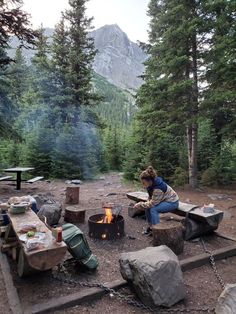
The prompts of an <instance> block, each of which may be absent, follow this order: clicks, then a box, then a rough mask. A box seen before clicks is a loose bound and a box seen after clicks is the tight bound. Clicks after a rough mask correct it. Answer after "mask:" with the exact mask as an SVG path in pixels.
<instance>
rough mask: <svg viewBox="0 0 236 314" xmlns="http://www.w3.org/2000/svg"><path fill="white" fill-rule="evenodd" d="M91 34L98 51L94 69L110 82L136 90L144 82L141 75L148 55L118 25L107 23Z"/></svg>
mask: <svg viewBox="0 0 236 314" xmlns="http://www.w3.org/2000/svg"><path fill="white" fill-rule="evenodd" d="M90 35H91V36H92V37H93V38H94V43H95V47H96V49H98V53H97V54H96V56H95V59H94V65H93V68H94V71H95V72H96V73H98V74H100V75H102V76H103V77H105V78H106V79H107V80H108V81H109V82H110V83H112V84H114V85H117V86H119V87H121V88H124V89H131V90H136V89H137V88H139V87H140V85H141V84H142V82H143V81H142V79H141V78H140V77H139V76H140V75H141V74H143V72H144V65H143V62H144V61H145V60H146V59H147V55H146V54H145V53H144V52H143V50H142V49H141V48H140V47H139V46H138V45H137V44H136V43H133V42H132V41H130V40H129V38H128V36H127V35H126V34H125V33H124V32H123V31H122V30H121V29H120V27H119V26H118V25H105V26H103V27H101V28H99V29H97V30H95V31H93V32H91V33H90Z"/></svg>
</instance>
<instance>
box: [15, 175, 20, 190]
mask: <svg viewBox="0 0 236 314" xmlns="http://www.w3.org/2000/svg"><path fill="white" fill-rule="evenodd" d="M20 188H21V171H18V172H17V173H16V189H17V190H20Z"/></svg>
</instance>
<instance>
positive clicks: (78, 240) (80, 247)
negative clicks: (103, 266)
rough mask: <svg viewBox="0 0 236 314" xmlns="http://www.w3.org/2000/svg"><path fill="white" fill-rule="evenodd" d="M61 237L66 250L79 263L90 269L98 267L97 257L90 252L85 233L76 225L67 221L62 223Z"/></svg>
mask: <svg viewBox="0 0 236 314" xmlns="http://www.w3.org/2000/svg"><path fill="white" fill-rule="evenodd" d="M62 239H63V241H64V242H65V243H66V245H67V249H68V251H69V252H70V253H71V255H72V256H73V257H74V258H75V259H76V260H77V261H78V262H79V263H80V264H82V265H84V266H86V267H87V268H88V269H91V270H92V269H96V268H97V267H98V260H97V257H96V256H95V255H93V254H92V251H91V250H90V247H89V245H88V242H87V239H86V238H85V235H84V234H83V232H82V231H81V230H80V229H79V228H78V227H76V226H75V225H73V224H69V223H68V224H65V225H63V226H62Z"/></svg>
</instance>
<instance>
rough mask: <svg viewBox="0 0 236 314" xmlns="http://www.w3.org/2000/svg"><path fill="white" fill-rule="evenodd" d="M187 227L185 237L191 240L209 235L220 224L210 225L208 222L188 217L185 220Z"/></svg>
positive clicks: (184, 223)
mask: <svg viewBox="0 0 236 314" xmlns="http://www.w3.org/2000/svg"><path fill="white" fill-rule="evenodd" d="M183 225H184V227H185V231H184V239H185V240H191V239H194V238H198V237H201V236H203V235H207V234H209V233H211V232H213V231H214V230H216V229H217V227H218V225H215V226H214V225H209V224H208V223H207V222H201V221H195V220H193V219H190V218H186V219H185V221H183Z"/></svg>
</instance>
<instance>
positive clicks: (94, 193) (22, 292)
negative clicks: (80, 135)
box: [0, 173, 236, 314]
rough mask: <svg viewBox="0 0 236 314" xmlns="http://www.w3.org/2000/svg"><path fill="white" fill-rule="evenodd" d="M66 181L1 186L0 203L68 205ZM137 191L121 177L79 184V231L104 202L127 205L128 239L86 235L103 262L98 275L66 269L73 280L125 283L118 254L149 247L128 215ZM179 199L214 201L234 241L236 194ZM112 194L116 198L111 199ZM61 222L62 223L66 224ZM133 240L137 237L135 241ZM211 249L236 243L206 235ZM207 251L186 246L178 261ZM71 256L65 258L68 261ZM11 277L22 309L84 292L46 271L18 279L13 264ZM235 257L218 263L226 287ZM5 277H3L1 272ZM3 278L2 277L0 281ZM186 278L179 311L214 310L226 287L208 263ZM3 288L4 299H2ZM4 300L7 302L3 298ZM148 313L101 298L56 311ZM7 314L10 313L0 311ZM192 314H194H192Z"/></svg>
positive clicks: (233, 275)
mask: <svg viewBox="0 0 236 314" xmlns="http://www.w3.org/2000/svg"><path fill="white" fill-rule="evenodd" d="M66 186H67V185H66V183H65V182H64V181H51V182H46V181H42V182H37V183H35V184H33V185H26V184H23V188H22V190H21V191H19V192H17V191H16V190H14V187H13V186H9V185H6V184H4V183H3V182H2V183H1V184H0V201H5V200H7V199H8V198H9V197H10V196H14V195H27V194H31V195H34V194H37V193H45V194H46V193H51V194H52V195H53V197H54V199H55V200H57V201H60V202H62V203H63V202H64V200H65V189H66ZM134 190H137V187H134V186H132V185H131V184H130V185H128V184H126V183H124V182H123V179H122V175H121V174H118V173H110V174H107V175H104V176H102V177H100V178H98V179H97V180H93V181H91V182H84V183H82V185H81V191H80V204H79V208H84V209H86V223H85V224H81V225H79V227H80V228H81V230H82V231H83V232H84V233H85V234H86V235H87V234H88V225H87V219H88V217H89V216H90V215H92V214H95V213H102V208H101V207H102V203H103V202H106V201H110V202H113V203H115V204H121V205H123V206H124V209H123V211H122V215H123V216H124V218H125V232H126V236H125V237H123V238H122V239H120V240H117V241H97V240H93V239H90V238H89V237H87V239H88V242H89V245H90V247H91V249H92V251H93V253H94V254H95V255H97V257H98V260H99V268H98V270H97V271H96V272H95V273H91V272H87V273H85V272H84V271H83V272H82V271H81V269H78V268H77V269H75V268H74V267H68V269H67V271H68V272H69V274H70V275H71V276H72V277H73V278H74V279H78V280H80V281H82V280H86V281H89V282H95V281H96V282H97V281H99V282H102V283H105V282H109V281H113V280H116V279H121V275H120V271H119V255H120V253H122V252H128V251H136V250H139V249H143V248H145V247H147V246H150V240H151V238H150V237H146V236H143V235H142V228H143V226H145V220H143V219H140V218H136V219H132V218H130V217H128V214H127V207H128V204H129V203H130V201H129V200H128V199H127V197H126V193H127V192H128V191H134ZM176 190H177V192H178V194H179V196H180V200H181V201H183V202H191V203H193V204H198V205H203V204H209V203H214V204H215V205H216V207H217V208H218V209H220V210H223V211H224V212H225V218H224V220H223V222H222V223H221V225H220V228H219V231H220V232H222V233H224V234H227V235H228V236H232V237H235V238H236V191H235V190H233V189H231V190H219V189H217V190H216V189H214V190H213V189H205V190H196V191H192V190H190V189H182V190H180V189H176ZM109 193H112V194H115V195H111V196H109ZM62 222H63V221H62ZM129 236H132V237H134V238H135V239H131V238H130V237H129ZM206 243H207V247H208V248H209V249H210V250H213V249H218V248H221V247H224V246H226V245H231V244H234V243H235V242H232V241H229V240H224V239H221V238H218V237H216V236H208V237H207V238H206ZM200 253H203V249H202V246H201V243H200V242H199V241H197V242H190V241H188V242H185V248H184V253H183V254H181V255H180V256H179V258H180V259H183V258H186V257H190V256H194V255H196V254H200ZM68 257H69V254H68V255H67V258H68ZM9 261H10V264H11V268H12V274H13V278H14V283H15V286H16V287H17V290H18V293H19V296H20V299H21V302H22V304H23V306H24V307H26V306H29V305H32V304H36V303H41V302H46V301H47V300H49V299H50V298H52V297H59V296H62V295H68V294H70V293H74V292H77V291H79V290H80V289H81V288H78V287H73V286H69V285H67V284H61V283H58V282H56V281H55V280H54V279H53V278H52V276H51V272H45V273H43V274H40V275H35V276H32V277H30V278H25V279H20V278H19V277H18V276H17V274H16V264H15V263H13V262H12V261H11V260H9ZM235 266H236V257H233V258H229V259H227V260H222V261H219V262H217V267H218V269H219V272H220V273H221V275H222V277H223V278H224V281H225V282H226V283H235V282H236V272H235ZM0 276H1V273H0ZM0 280H1V278H0ZM184 280H185V284H186V289H187V297H186V299H185V300H184V302H181V303H180V304H178V305H176V306H175V308H177V309H178V308H179V309H180V308H184V307H187V308H191V307H201V306H204V307H206V306H210V307H214V305H215V302H216V300H217V298H218V296H219V294H220V293H221V291H222V289H221V287H220V285H219V283H218V282H217V279H216V278H215V276H214V273H213V271H212V269H211V268H210V267H209V266H208V265H206V266H203V267H201V268H198V269H195V270H191V271H188V272H185V273H184ZM1 292H2V290H0V297H1ZM123 292H124V293H125V294H131V292H130V290H129V289H123ZM1 300H3V299H2V298H1ZM99 311H101V312H103V313H123V314H126V313H145V311H143V310H139V309H136V308H133V307H132V306H130V305H127V304H126V303H125V302H123V301H120V300H117V299H116V298H112V299H111V298H110V297H109V296H105V297H103V298H102V299H101V300H96V301H94V303H92V304H91V303H89V304H87V305H81V306H77V307H75V308H71V309H67V310H64V311H57V313H91V314H92V313H98V312H99ZM0 313H2V314H5V313H9V312H7V311H6V312H4V310H3V312H1V306H0ZM192 313H194V311H192Z"/></svg>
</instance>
